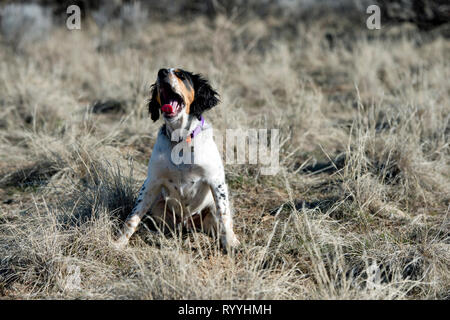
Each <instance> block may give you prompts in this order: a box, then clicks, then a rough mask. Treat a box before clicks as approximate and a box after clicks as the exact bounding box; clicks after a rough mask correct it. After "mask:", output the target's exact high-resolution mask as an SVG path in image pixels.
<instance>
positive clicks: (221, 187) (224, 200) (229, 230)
mask: <svg viewBox="0 0 450 320" xmlns="http://www.w3.org/2000/svg"><path fill="white" fill-rule="evenodd" d="M210 187H211V192H212V194H213V196H214V201H215V204H216V211H215V213H214V217H215V220H216V221H217V223H218V226H219V228H218V229H219V230H218V234H219V236H220V241H221V243H222V245H223V246H224V247H225V248H229V247H231V248H233V247H237V246H238V245H239V244H240V243H239V240H238V239H237V237H236V235H235V234H234V231H233V217H232V214H231V208H230V202H229V199H228V187H227V184H226V183H225V179H219V180H217V181H215V182H212V183H210Z"/></svg>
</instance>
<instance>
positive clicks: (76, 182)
mask: <svg viewBox="0 0 450 320" xmlns="http://www.w3.org/2000/svg"><path fill="white" fill-rule="evenodd" d="M282 22H283V21H279V20H276V19H272V18H270V17H268V18H267V19H265V20H263V19H262V18H258V17H254V18H253V19H251V20H247V21H242V20H240V19H238V18H236V17H225V16H222V15H219V16H217V17H216V18H214V19H213V20H206V19H205V18H202V17H196V18H195V19H192V20H191V21H185V22H183V23H171V24H164V23H161V22H157V21H154V22H152V21H150V22H148V21H146V22H142V21H141V22H140V23H141V25H140V27H139V28H138V29H136V28H132V29H129V30H128V29H126V28H123V27H122V26H118V25H111V26H107V27H103V28H99V27H97V26H96V25H94V24H93V23H91V24H88V25H85V26H83V29H82V30H81V31H76V32H70V31H68V30H66V29H64V28H62V27H61V28H58V27H53V29H52V31H51V33H50V34H49V36H48V37H46V39H44V40H42V41H39V42H30V43H21V52H20V53H17V52H15V50H14V48H11V47H10V46H9V45H8V44H7V42H3V43H2V44H1V50H0V61H1V63H0V92H1V93H2V95H1V97H0V118H1V121H0V172H1V173H2V175H1V178H0V185H1V189H0V197H1V199H2V201H1V202H0V296H1V297H3V298H27V299H34V298H65V299H66V298H67V299H72V298H83V299H113V298H118V299H122V298H138V299H178V298H183V299H234V298H238V299H446V298H448V297H449V290H450V278H449V275H450V270H449V268H450V243H449V218H448V208H449V195H450V193H449V191H450V184H449V183H450V181H449V172H450V170H449V165H450V163H449V145H448V143H449V140H448V138H449V114H450V112H449V111H450V100H449V93H450V87H449V82H448V79H449V78H450V68H449V61H450V56H449V53H450V50H449V49H450V44H449V42H448V40H446V39H444V38H441V37H434V38H433V39H427V38H426V34H423V33H418V32H411V29H410V28H412V27H410V26H409V27H408V26H404V27H392V28H389V29H386V30H382V31H372V32H371V31H368V30H364V29H363V27H362V26H361V27H356V28H353V31H352V32H353V33H352V34H351V37H350V34H347V36H344V37H341V36H340V34H339V32H340V31H336V32H334V31H333V28H331V27H327V26H328V24H324V23H322V21H320V20H319V21H316V22H314V23H312V22H309V23H308V24H306V23H298V24H295V25H291V28H293V29H292V30H290V31H289V32H288V31H286V32H285V33H283V35H282V36H280V35H279V32H278V31H279V30H280V28H281V27H282V25H281V23H282ZM377 32H378V33H377ZM350 38H351V39H352V40H349V39H350ZM162 66H179V67H183V68H185V69H187V70H192V71H195V72H201V73H203V74H205V75H207V76H208V78H209V79H211V81H212V83H213V85H214V87H215V88H217V90H218V91H219V92H220V94H221V101H222V103H221V105H220V106H219V107H218V108H216V109H215V110H212V111H210V112H208V114H206V115H205V116H206V117H207V119H208V121H211V122H212V123H213V125H214V127H215V128H216V130H225V129H227V128H269V129H270V128H279V129H280V132H281V141H284V143H283V145H282V149H281V151H280V163H281V165H282V169H281V170H280V172H279V173H278V174H277V175H276V176H262V175H260V174H259V167H258V166H250V165H244V166H242V165H229V166H226V167H225V168H226V173H227V180H228V183H229V185H230V189H231V195H232V198H233V203H234V208H235V211H236V231H237V234H238V235H239V237H240V239H241V242H242V247H241V248H240V250H239V251H238V252H236V253H235V254H234V255H225V254H223V252H222V251H221V250H220V249H219V248H218V245H217V242H216V241H215V240H214V239H212V238H209V237H208V236H206V235H203V234H197V233H185V232H183V231H180V232H177V233H174V234H167V235H161V234H158V233H155V232H152V230H151V223H150V221H147V222H149V223H146V224H142V226H141V227H140V229H139V232H138V233H137V234H136V235H135V236H134V237H133V238H132V241H131V243H130V245H129V247H128V248H127V249H126V250H124V251H117V250H116V249H115V248H114V247H113V245H112V243H111V240H112V238H113V236H114V234H115V232H116V228H117V224H118V223H119V221H120V219H123V217H124V216H125V215H126V214H127V213H128V212H129V211H130V210H131V208H132V206H133V203H134V200H135V197H136V193H137V191H138V188H139V186H140V184H141V183H142V181H143V180H144V179H145V174H146V169H147V161H148V157H149V156H150V154H151V149H152V146H153V143H154V139H155V137H156V133H157V129H158V127H159V125H160V123H152V121H151V120H150V118H149V117H148V115H147V110H146V106H145V101H146V99H147V98H148V90H149V85H150V84H151V83H152V82H153V81H154V79H155V75H156V72H157V70H158V69H159V68H160V67H162Z"/></svg>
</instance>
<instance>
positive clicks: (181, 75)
mask: <svg viewBox="0 0 450 320" xmlns="http://www.w3.org/2000/svg"><path fill="white" fill-rule="evenodd" d="M175 75H176V76H177V77H178V78H179V79H180V80H184V79H185V76H184V74H183V73H182V72H179V71H177V72H175Z"/></svg>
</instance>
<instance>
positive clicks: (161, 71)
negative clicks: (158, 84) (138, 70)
mask: <svg viewBox="0 0 450 320" xmlns="http://www.w3.org/2000/svg"><path fill="white" fill-rule="evenodd" d="M168 74H169V69H159V71H158V78H159V79H160V80H164V79H165V78H166V77H167V75H168Z"/></svg>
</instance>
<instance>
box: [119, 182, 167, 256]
mask: <svg viewBox="0 0 450 320" xmlns="http://www.w3.org/2000/svg"><path fill="white" fill-rule="evenodd" d="M160 191H161V185H160V184H159V183H157V181H154V180H150V179H147V180H145V182H144V184H143V185H142V187H141V190H140V191H139V196H138V199H137V200H136V205H135V206H134V208H133V210H132V211H131V213H130V215H129V216H128V217H127V219H126V220H125V225H124V226H123V229H122V232H121V235H120V237H119V239H118V240H117V243H116V244H117V245H118V246H120V247H122V246H125V245H126V244H127V243H128V240H130V237H131V236H132V235H133V233H134V232H135V231H136V228H137V226H138V225H139V222H140V221H141V220H142V217H143V216H144V215H145V213H146V212H147V211H148V209H149V208H150V207H151V206H152V205H153V203H154V202H155V200H156V198H157V197H158V195H159V192H160Z"/></svg>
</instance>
